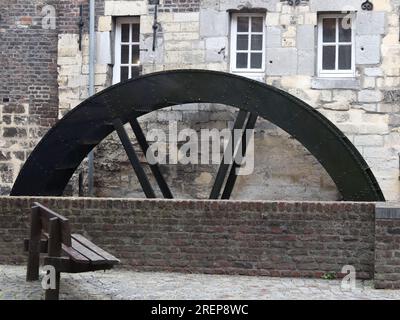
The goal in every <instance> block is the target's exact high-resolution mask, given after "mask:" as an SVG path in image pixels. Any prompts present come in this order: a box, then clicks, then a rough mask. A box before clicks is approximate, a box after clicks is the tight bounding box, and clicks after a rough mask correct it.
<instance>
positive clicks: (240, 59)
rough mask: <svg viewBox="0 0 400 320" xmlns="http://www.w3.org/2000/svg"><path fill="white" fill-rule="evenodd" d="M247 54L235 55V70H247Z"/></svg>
mask: <svg viewBox="0 0 400 320" xmlns="http://www.w3.org/2000/svg"><path fill="white" fill-rule="evenodd" d="M247 59H248V54H247V53H237V54H236V68H238V69H243V68H244V69H247Z"/></svg>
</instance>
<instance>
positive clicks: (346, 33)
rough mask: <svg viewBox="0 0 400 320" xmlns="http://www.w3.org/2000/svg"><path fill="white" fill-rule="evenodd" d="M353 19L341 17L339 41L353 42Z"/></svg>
mask: <svg viewBox="0 0 400 320" xmlns="http://www.w3.org/2000/svg"><path fill="white" fill-rule="evenodd" d="M351 32H352V31H351V20H350V19H343V18H342V19H339V42H351Z"/></svg>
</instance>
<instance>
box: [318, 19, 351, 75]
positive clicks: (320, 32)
mask: <svg viewBox="0 0 400 320" xmlns="http://www.w3.org/2000/svg"><path fill="white" fill-rule="evenodd" d="M344 17H350V18H351V30H352V32H351V42H340V41H339V30H338V29H339V24H338V22H337V20H336V39H335V42H325V43H324V42H323V23H322V20H323V19H326V18H335V19H339V18H344ZM355 25H356V24H355V15H354V14H353V13H350V14H343V13H342V14H340V13H330V14H320V15H319V16H318V76H319V77H328V78H345V77H355V73H356V64H355V60H356V50H355V41H354V39H355V33H356V30H355ZM346 44H347V45H351V70H339V69H338V65H339V45H346ZM325 45H327V46H332V45H335V47H336V61H335V67H336V70H323V69H322V48H323V46H325Z"/></svg>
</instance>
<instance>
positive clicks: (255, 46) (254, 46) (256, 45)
mask: <svg viewBox="0 0 400 320" xmlns="http://www.w3.org/2000/svg"><path fill="white" fill-rule="evenodd" d="M262 46H263V36H262V35H252V36H251V50H262Z"/></svg>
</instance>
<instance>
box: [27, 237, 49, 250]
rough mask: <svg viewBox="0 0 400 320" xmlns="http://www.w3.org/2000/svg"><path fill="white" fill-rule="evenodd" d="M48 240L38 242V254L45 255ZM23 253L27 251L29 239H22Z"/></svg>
mask: <svg viewBox="0 0 400 320" xmlns="http://www.w3.org/2000/svg"><path fill="white" fill-rule="evenodd" d="M47 246H48V240H44V239H42V240H40V244H39V248H40V253H47ZM24 251H29V239H24Z"/></svg>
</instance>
